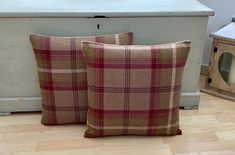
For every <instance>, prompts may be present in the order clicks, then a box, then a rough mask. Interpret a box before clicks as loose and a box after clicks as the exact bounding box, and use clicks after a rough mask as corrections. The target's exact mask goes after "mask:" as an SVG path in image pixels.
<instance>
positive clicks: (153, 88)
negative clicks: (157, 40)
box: [147, 47, 157, 135]
mask: <svg viewBox="0 0 235 155" xmlns="http://www.w3.org/2000/svg"><path fill="white" fill-rule="evenodd" d="M151 58H152V59H151V60H152V66H151V88H150V91H151V94H150V99H149V118H148V119H149V122H148V130H147V135H152V134H153V129H152V128H151V127H152V126H153V125H154V120H155V119H156V118H155V117H156V115H155V114H156V113H155V112H154V111H153V110H151V109H155V108H156V107H155V104H157V103H156V82H157V79H156V78H157V76H156V74H157V72H156V63H154V62H157V49H156V48H153V47H151Z"/></svg>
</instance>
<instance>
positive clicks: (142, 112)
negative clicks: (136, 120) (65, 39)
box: [88, 106, 179, 117]
mask: <svg viewBox="0 0 235 155" xmlns="http://www.w3.org/2000/svg"><path fill="white" fill-rule="evenodd" d="M155 108H156V107H155ZM88 110H89V111H91V112H92V113H96V114H98V115H99V114H100V113H102V114H104V115H111V116H114V115H120V116H122V115H125V111H123V110H105V109H94V108H92V107H88ZM177 110H179V107H178V106H177V107H173V108H172V109H148V110H130V109H129V110H128V114H129V115H149V114H150V113H151V114H154V115H156V114H168V113H171V112H176V111H177ZM105 117H106V116H105Z"/></svg>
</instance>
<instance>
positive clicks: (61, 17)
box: [0, 0, 213, 112]
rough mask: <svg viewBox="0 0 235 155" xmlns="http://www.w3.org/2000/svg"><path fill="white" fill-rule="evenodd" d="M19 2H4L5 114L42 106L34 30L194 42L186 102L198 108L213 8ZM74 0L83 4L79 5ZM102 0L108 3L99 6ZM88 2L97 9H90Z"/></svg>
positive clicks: (0, 65)
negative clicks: (129, 33)
mask: <svg viewBox="0 0 235 155" xmlns="http://www.w3.org/2000/svg"><path fill="white" fill-rule="evenodd" d="M17 1H18V0H17ZM17 1H15V3H16V4H15V5H14V4H11V3H12V2H10V1H4V0H0V112H17V111H40V110H41V99H40V89H39V83H38V77H37V72H36V62H35V58H34V54H33V51H32V48H31V46H30V42H29V34H31V33H37V34H45V35H55V36H79V35H83V36H85V35H98V34H108V33H118V32H123V31H132V32H134V44H160V43H169V42H174V41H180V40H191V41H192V49H191V51H190V54H189V58H188V61H187V64H186V68H185V74H184V77H183V86H182V87H183V88H182V99H181V106H183V107H185V108H191V107H196V106H198V102H199V91H198V82H199V74H200V67H201V60H202V54H203V49H204V48H203V47H204V40H205V32H206V29H207V21H208V16H209V15H213V11H212V10H210V9H209V8H207V7H205V6H203V5H202V4H200V3H198V2H197V1H194V0H191V1H190V2H188V1H187V0H161V1H159V0H150V1H140V0H139V1H138V2H136V1H134V0H126V1H125V4H128V5H127V6H128V7H126V8H125V7H124V6H122V5H124V4H122V2H120V1H117V0H114V1H112V3H111V4H109V5H106V3H108V2H109V1H108V0H100V1H99V3H98V2H96V1H95V0H89V1H88V0H87V1H85V0H84V1H82V0H77V1H73V0H67V1H66V0H57V3H56V4H57V5H54V6H53V5H52V4H51V3H50V1H49V0H45V1H42V2H35V1H33V0H19V1H20V3H17ZM69 1H70V2H71V3H69ZM72 2H73V3H75V4H83V5H77V6H78V8H75V7H74V5H73V3H72ZM102 2H103V6H100V5H101V4H102ZM115 2H116V3H115ZM134 2H135V3H134ZM41 3H44V4H43V5H42V4H41ZM45 3H48V5H46V4H45ZM132 3H133V4H132ZM86 4H87V5H86ZM141 4H144V5H141ZM152 4H155V5H152ZM35 5H37V6H35ZM50 5H51V8H50ZM96 5H97V6H99V7H97V8H98V9H97V8H96V7H95V6H96ZM120 5H121V6H122V7H123V8H120ZM85 6H92V7H88V8H89V9H85V8H86V7H85ZM131 6H132V7H131ZM140 6H141V7H140ZM102 8H103V9H102ZM95 9H97V10H95ZM79 10H80V11H79ZM97 25H99V29H98V28H97Z"/></svg>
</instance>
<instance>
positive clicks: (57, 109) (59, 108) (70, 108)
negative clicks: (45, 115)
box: [42, 104, 88, 112]
mask: <svg viewBox="0 0 235 155" xmlns="http://www.w3.org/2000/svg"><path fill="white" fill-rule="evenodd" d="M42 108H43V109H45V110H47V111H75V110H76V111H85V112H86V111H87V109H88V107H87V106H79V107H77V106H71V107H68V106H65V107H58V106H50V105H45V104H42Z"/></svg>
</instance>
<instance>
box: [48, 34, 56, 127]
mask: <svg viewBox="0 0 235 155" xmlns="http://www.w3.org/2000/svg"><path fill="white" fill-rule="evenodd" d="M50 48H51V47H50V37H45V49H46V51H45V52H46V53H47V56H46V59H47V60H49V61H47V62H46V66H47V69H52V65H51V51H50ZM47 75H48V76H47V78H48V79H47V80H48V83H49V84H50V85H51V86H53V78H52V74H51V73H48V74H47ZM49 100H50V102H49V103H50V104H51V106H53V107H55V106H56V103H55V96H54V90H53V89H52V90H51V92H50V97H49ZM50 113H51V115H50V116H51V120H52V124H57V119H56V110H55V108H53V109H52V111H51V112H50Z"/></svg>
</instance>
